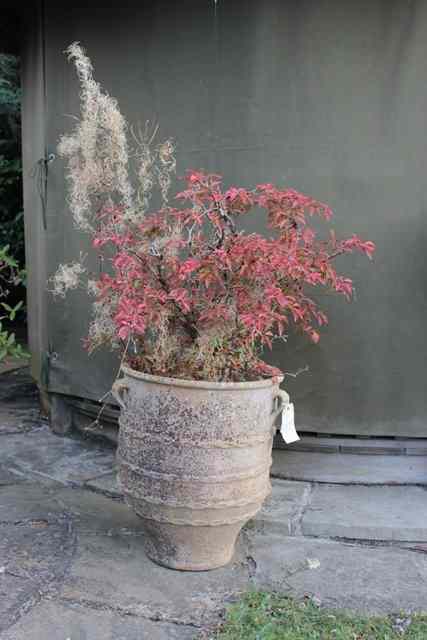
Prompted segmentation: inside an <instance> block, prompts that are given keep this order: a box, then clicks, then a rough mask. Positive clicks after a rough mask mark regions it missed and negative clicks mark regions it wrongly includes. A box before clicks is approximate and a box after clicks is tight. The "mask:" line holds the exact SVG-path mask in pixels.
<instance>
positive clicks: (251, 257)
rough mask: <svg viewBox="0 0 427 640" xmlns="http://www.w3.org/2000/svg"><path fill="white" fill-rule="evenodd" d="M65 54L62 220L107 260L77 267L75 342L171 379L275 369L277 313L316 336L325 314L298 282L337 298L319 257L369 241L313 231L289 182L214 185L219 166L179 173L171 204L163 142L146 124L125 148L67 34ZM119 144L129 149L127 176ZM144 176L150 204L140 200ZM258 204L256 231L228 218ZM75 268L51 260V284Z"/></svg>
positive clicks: (346, 283)
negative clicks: (85, 290) (85, 308)
mask: <svg viewBox="0 0 427 640" xmlns="http://www.w3.org/2000/svg"><path fill="white" fill-rule="evenodd" d="M69 55H70V57H71V58H72V59H73V60H74V62H75V64H76V67H77V70H78V74H79V77H80V81H81V84H82V114H81V119H80V121H79V122H78V124H77V126H76V129H75V131H74V132H73V133H72V134H71V135H68V136H65V137H63V138H62V140H61V143H60V147H59V149H60V153H61V154H62V155H63V156H64V157H65V158H66V159H67V162H68V178H69V184H70V206H71V209H72V212H73V214H74V220H75V223H76V225H77V226H78V227H79V228H80V229H83V230H84V231H87V232H89V234H90V235H91V237H92V246H93V248H94V249H95V250H96V251H97V252H99V254H100V256H101V259H102V261H103V264H104V265H106V266H107V268H106V269H105V271H104V273H102V274H101V276H100V277H95V278H90V283H89V289H90V291H91V293H93V295H94V296H95V303H94V313H95V315H94V320H93V322H92V324H91V327H90V330H89V337H88V340H87V345H88V347H89V349H94V348H97V347H99V346H101V345H105V344H108V345H112V346H113V347H119V348H120V349H122V351H124V352H125V357H126V360H127V361H128V363H129V364H131V366H133V367H134V368H136V369H138V370H141V371H145V372H148V373H152V374H157V375H166V376H172V377H179V378H191V379H201V380H204V379H206V380H221V381H242V380H243V381H245V380H254V379H259V378H262V377H271V376H274V375H277V374H279V373H280V372H279V370H278V369H274V368H272V367H270V366H268V365H267V364H266V363H265V362H263V360H262V359H261V356H260V354H261V349H262V348H263V347H265V346H268V347H271V346H272V343H273V340H274V339H275V338H284V337H285V335H286V331H287V329H288V326H289V325H290V323H294V324H295V325H296V326H297V327H299V328H300V329H301V330H302V331H303V332H305V333H306V334H308V336H309V337H310V338H311V339H312V340H313V341H314V342H317V341H318V340H319V333H318V331H317V327H319V326H322V325H324V324H325V323H326V322H327V317H326V315H325V313H324V312H323V311H322V310H321V309H319V307H318V305H317V304H316V302H315V301H314V300H313V298H312V297H311V295H310V292H311V290H312V289H313V288H315V287H325V288H327V289H329V290H332V291H335V292H337V293H339V294H341V295H343V296H345V297H346V298H347V299H350V298H351V296H352V293H353V285H352V281H351V280H350V279H349V278H347V277H345V276H342V275H340V274H338V272H337V271H336V269H335V268H334V266H333V260H334V259H335V258H337V257H338V256H340V255H342V254H345V253H350V252H352V251H359V252H362V253H364V254H366V255H367V256H368V257H371V256H372V254H373V251H374V249H375V246H374V244H373V243H372V242H370V241H363V240H361V239H360V238H359V237H357V236H352V237H351V238H348V239H344V240H338V239H337V238H336V237H335V234H334V232H333V231H330V233H329V235H328V236H327V239H326V240H324V239H320V238H319V237H318V236H317V234H316V232H315V230H314V228H312V226H310V224H309V223H310V219H311V218H313V217H317V218H322V219H323V220H326V221H328V220H330V218H331V216H332V212H331V210H330V208H329V207H328V206H327V205H326V204H323V203H321V202H319V201H317V200H315V199H313V198H311V197H309V196H306V195H304V194H302V193H299V192H297V191H295V190H294V189H290V188H278V187H276V186H274V185H272V184H260V185H257V186H256V187H255V188H253V189H247V188H243V187H237V186H232V187H229V188H225V187H224V186H223V180H222V178H221V176H218V175H214V174H209V173H206V172H204V171H200V170H199V171H189V172H188V173H187V177H186V179H185V188H184V190H183V191H180V192H179V193H178V194H176V196H175V202H174V203H176V206H171V204H170V203H169V196H168V192H169V186H170V174H171V173H172V171H173V170H174V168H175V162H174V159H173V155H172V151H173V145H172V144H171V142H170V141H167V142H166V143H163V144H161V145H158V146H157V147H156V148H155V149H154V152H153V151H152V149H151V148H150V142H151V140H149V136H147V135H140V136H139V137H137V136H134V139H135V140H136V142H137V143H138V145H137V148H136V150H132V151H130V150H129V149H130V148H129V145H128V140H127V128H126V123H125V120H124V118H123V116H122V115H121V114H120V112H119V110H118V107H117V103H116V102H115V101H114V100H113V99H112V98H110V97H108V96H106V95H105V94H103V93H102V91H101V89H100V87H99V85H98V84H97V83H96V82H95V81H94V80H93V75H92V66H91V64H90V61H89V60H88V58H87V57H86V55H85V54H84V51H83V50H82V49H81V47H80V46H79V45H72V47H71V48H70V50H69ZM131 131H132V130H131ZM130 155H132V156H133V157H135V158H137V159H138V162H139V167H138V170H137V175H138V178H139V183H138V186H137V187H136V188H135V187H134V186H133V184H132V181H131V179H130V176H129V170H128V160H129V156H130ZM156 183H157V184H158V186H159V187H160V191H161V195H162V199H163V204H162V206H161V207H160V208H158V209H154V210H153V211H150V210H149V204H150V195H151V190H152V188H153V186H154V184H156ZM261 214H262V215H264V216H265V221H266V228H268V229H269V231H268V232H267V233H266V234H265V235H264V236H263V235H260V234H257V233H251V234H246V233H245V232H243V231H240V230H239V228H240V225H241V222H242V221H244V220H245V219H246V218H247V217H248V216H250V215H252V216H253V215H257V216H258V215H261ZM84 273H85V268H84V265H82V264H81V262H78V261H76V262H74V263H73V264H71V265H61V266H60V267H59V270H58V272H57V274H56V275H55V276H54V278H53V285H54V286H53V289H54V291H55V292H56V293H57V294H60V295H64V294H65V292H66V291H67V290H68V289H73V288H76V287H78V286H79V283H80V280H81V277H82V276H83V275H84Z"/></svg>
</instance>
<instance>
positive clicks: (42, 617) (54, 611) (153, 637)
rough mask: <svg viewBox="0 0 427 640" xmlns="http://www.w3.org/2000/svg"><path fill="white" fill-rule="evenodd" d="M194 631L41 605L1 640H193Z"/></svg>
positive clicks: (54, 604)
mask: <svg viewBox="0 0 427 640" xmlns="http://www.w3.org/2000/svg"><path fill="white" fill-rule="evenodd" d="M195 633H196V632H195V629H192V628H191V627H184V626H179V625H174V624H168V623H159V622H152V621H151V620H145V619H143V618H135V617H130V616H121V615H119V614H118V613H115V612H111V611H108V610H104V611H102V610H101V611H97V610H94V609H86V608H85V607H82V606H78V605H70V604H63V603H59V602H47V603H45V604H42V605H39V606H38V607H36V608H35V609H34V610H33V611H31V612H30V613H29V614H28V615H27V616H25V617H24V618H23V619H22V620H20V622H18V623H17V624H16V625H14V626H13V628H12V629H10V631H9V632H6V633H5V634H4V635H2V636H1V637H2V640H67V639H69V640H191V639H192V638H194V636H195Z"/></svg>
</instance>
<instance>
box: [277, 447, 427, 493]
mask: <svg viewBox="0 0 427 640" xmlns="http://www.w3.org/2000/svg"><path fill="white" fill-rule="evenodd" d="M272 475H273V476H275V477H277V478H282V479H284V480H301V481H306V482H329V483H335V484H354V483H357V484H379V485H383V484H402V485H407V484H415V485H417V484H427V456H425V455H410V456H399V455H390V453H388V454H387V455H372V454H365V455H363V454H350V453H327V454H326V453H314V452H309V453H307V452H305V451H284V450H280V449H277V450H276V451H274V452H273V467H272Z"/></svg>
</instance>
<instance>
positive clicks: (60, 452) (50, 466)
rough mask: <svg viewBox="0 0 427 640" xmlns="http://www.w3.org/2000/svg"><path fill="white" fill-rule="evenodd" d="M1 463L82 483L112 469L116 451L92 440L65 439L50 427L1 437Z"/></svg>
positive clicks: (33, 472)
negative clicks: (53, 432)
mask: <svg viewBox="0 0 427 640" xmlns="http://www.w3.org/2000/svg"><path fill="white" fill-rule="evenodd" d="M0 437H1V441H0V445H1V446H0V463H3V464H4V465H6V466H8V467H9V468H12V469H13V468H14V467H15V468H17V469H18V470H21V471H24V472H25V473H27V474H33V475H34V476H38V475H39V476H46V477H49V478H51V479H53V480H57V481H58V482H64V483H67V482H68V483H70V482H71V483H73V482H74V483H77V484H83V483H84V482H86V481H87V480H90V479H91V478H95V477H98V476H100V475H103V474H105V473H106V472H111V469H112V468H113V465H114V460H115V451H114V449H113V448H112V447H109V446H108V445H101V444H99V443H95V442H92V441H89V440H82V439H77V438H76V439H74V438H62V437H60V436H56V435H54V434H52V433H51V431H50V429H49V427H48V426H46V425H45V426H43V427H41V428H39V429H37V430H35V431H31V432H30V433H27V434H25V437H22V436H21V435H20V434H13V435H9V436H0Z"/></svg>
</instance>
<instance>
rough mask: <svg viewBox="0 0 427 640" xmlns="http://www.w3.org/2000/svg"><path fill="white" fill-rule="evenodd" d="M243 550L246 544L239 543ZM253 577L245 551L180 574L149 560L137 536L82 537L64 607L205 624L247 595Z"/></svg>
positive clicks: (64, 590)
mask: <svg viewBox="0 0 427 640" xmlns="http://www.w3.org/2000/svg"><path fill="white" fill-rule="evenodd" d="M240 545H241V546H242V541H240ZM248 581H249V572H248V567H247V564H246V556H245V551H244V548H243V549H242V548H240V550H239V551H238V552H237V554H236V557H235V559H234V562H233V563H231V564H230V565H228V566H227V567H224V568H222V569H216V570H213V571H204V572H180V571H173V570H170V569H165V568H163V567H160V566H158V565H156V564H154V563H153V562H152V561H151V560H149V559H148V558H147V556H146V555H145V552H144V548H143V538H142V536H137V535H126V534H121V533H114V534H112V535H105V534H98V535H97V536H93V535H91V534H85V533H81V534H79V535H78V550H77V553H76V556H75V559H74V562H73V564H72V566H71V568H70V572H69V574H68V576H67V578H66V579H65V581H64V583H63V586H62V588H61V590H60V594H59V595H60V598H61V600H62V601H64V602H71V603H82V604H84V603H90V604H91V606H92V607H94V608H99V607H107V608H119V609H120V610H121V611H124V612H126V613H127V614H129V615H137V616H143V617H147V618H156V619H159V620H164V621H169V622H171V621H174V622H175V623H179V624H184V625H204V624H208V623H210V622H212V621H213V620H216V619H217V616H218V614H219V612H220V611H221V610H222V608H223V606H224V603H225V602H227V601H229V600H230V599H231V598H233V597H235V596H236V595H238V594H239V593H242V592H244V591H245V590H246V589H247V587H248Z"/></svg>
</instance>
